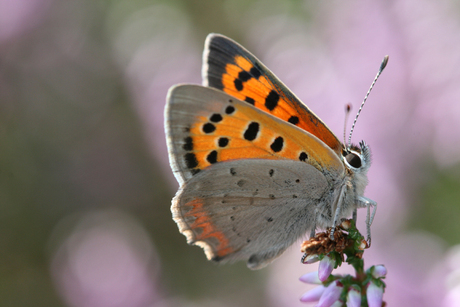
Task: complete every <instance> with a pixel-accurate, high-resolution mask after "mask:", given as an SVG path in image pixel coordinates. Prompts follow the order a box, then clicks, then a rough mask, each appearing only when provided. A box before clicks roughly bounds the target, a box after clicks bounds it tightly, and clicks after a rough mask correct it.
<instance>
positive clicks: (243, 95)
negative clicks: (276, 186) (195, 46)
mask: <svg viewBox="0 0 460 307" xmlns="http://www.w3.org/2000/svg"><path fill="white" fill-rule="evenodd" d="M202 74H203V85H205V86H210V87H214V88H217V89H220V90H222V91H224V92H226V93H228V94H229V95H232V96H234V97H236V98H238V99H240V100H242V101H245V102H247V103H248V104H251V105H253V106H255V107H256V108H258V109H261V110H263V111H265V112H268V113H270V114H272V115H274V116H276V117H278V118H280V119H282V120H284V121H286V122H289V123H291V124H293V125H295V126H297V127H300V128H301V129H303V130H306V131H308V132H310V133H312V134H313V135H315V136H316V137H318V138H319V139H320V140H322V141H323V142H324V143H326V144H327V145H328V146H329V147H330V148H331V149H332V150H334V151H335V152H336V154H337V155H340V154H341V151H342V144H341V143H340V141H339V140H338V139H337V137H336V136H335V135H334V134H333V133H332V132H331V131H330V130H329V128H328V127H327V126H326V125H325V124H324V123H323V122H322V121H321V120H320V119H319V118H318V117H317V116H316V115H315V114H314V113H313V112H312V111H310V109H308V108H307V107H306V106H305V105H304V104H303V103H302V102H301V101H300V100H299V99H298V98H297V97H296V96H295V95H294V94H293V93H292V92H291V91H290V90H289V89H288V88H287V87H286V86H285V85H284V84H283V83H282V82H281V81H280V80H279V79H278V78H277V77H276V76H275V75H274V74H273V73H272V72H271V71H270V70H269V69H268V68H266V67H265V66H264V65H263V64H262V63H261V62H260V61H259V60H258V59H257V58H256V57H255V56H254V55H252V54H251V53H250V52H249V51H247V50H246V49H245V48H244V47H242V46H241V45H239V44H238V43H236V42H234V41H233V40H231V39H229V38H227V37H225V36H222V35H219V34H210V35H209V36H208V37H207V39H206V43H205V51H204V53H203V71H202Z"/></svg>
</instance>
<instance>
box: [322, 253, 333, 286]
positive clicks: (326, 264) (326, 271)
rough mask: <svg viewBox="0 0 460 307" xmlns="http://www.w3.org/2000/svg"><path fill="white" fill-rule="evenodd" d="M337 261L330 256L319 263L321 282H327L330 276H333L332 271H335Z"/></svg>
mask: <svg viewBox="0 0 460 307" xmlns="http://www.w3.org/2000/svg"><path fill="white" fill-rule="evenodd" d="M334 266H335V261H334V260H333V259H331V258H330V257H329V256H326V257H324V258H323V260H321V262H320V263H319V268H318V278H319V280H321V281H325V280H326V279H327V278H328V277H329V275H331V273H332V270H333V269H334Z"/></svg>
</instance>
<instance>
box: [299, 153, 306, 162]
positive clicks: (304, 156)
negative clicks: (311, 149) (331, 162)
mask: <svg viewBox="0 0 460 307" xmlns="http://www.w3.org/2000/svg"><path fill="white" fill-rule="evenodd" d="M307 159H308V155H307V154H306V153H305V152H303V151H302V152H301V153H300V155H299V160H300V161H302V162H305V161H306V160H307Z"/></svg>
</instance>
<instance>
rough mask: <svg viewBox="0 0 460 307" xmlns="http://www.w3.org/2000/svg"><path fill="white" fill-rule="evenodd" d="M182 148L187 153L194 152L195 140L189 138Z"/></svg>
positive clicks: (185, 140)
mask: <svg viewBox="0 0 460 307" xmlns="http://www.w3.org/2000/svg"><path fill="white" fill-rule="evenodd" d="M182 148H183V149H184V150H186V151H192V150H193V139H192V137H190V136H188V137H186V138H185V139H184V145H182Z"/></svg>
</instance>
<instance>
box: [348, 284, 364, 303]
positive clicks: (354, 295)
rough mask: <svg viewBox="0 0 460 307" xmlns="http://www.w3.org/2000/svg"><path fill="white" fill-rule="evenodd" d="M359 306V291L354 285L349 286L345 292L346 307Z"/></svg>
mask: <svg viewBox="0 0 460 307" xmlns="http://www.w3.org/2000/svg"><path fill="white" fill-rule="evenodd" d="M360 306H361V291H359V290H358V289H357V288H355V287H353V286H352V287H350V290H348V293H347V307H360Z"/></svg>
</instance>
